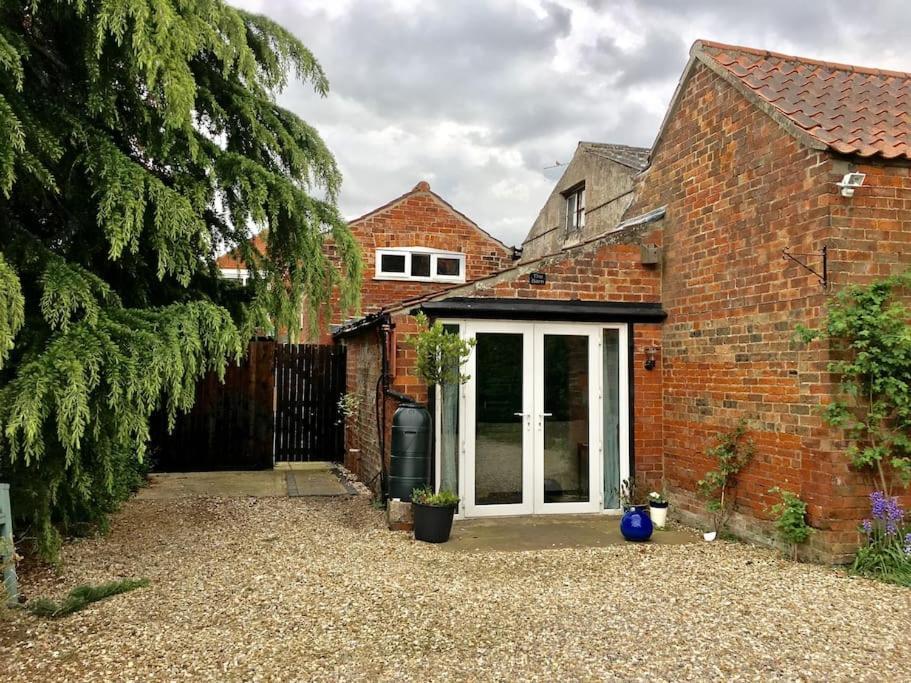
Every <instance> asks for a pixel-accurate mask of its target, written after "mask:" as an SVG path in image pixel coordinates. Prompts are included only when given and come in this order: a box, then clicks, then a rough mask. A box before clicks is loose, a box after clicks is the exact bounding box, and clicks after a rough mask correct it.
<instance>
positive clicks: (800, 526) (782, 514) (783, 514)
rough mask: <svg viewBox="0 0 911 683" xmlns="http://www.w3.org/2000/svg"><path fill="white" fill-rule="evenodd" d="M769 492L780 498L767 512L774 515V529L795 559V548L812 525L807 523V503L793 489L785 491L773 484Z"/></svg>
mask: <svg viewBox="0 0 911 683" xmlns="http://www.w3.org/2000/svg"><path fill="white" fill-rule="evenodd" d="M769 493H774V494H777V495H778V496H779V497H780V498H781V500H780V501H779V502H777V503H775V504H774V505H773V506H772V507H771V508H770V509H769V512H770V513H771V514H773V515H775V529H776V530H777V531H778V537H779V538H780V539H781V540H782V541H783V542H784V543H785V545H787V547H788V548H789V549H790V551H791V559H792V560H795V561H796V560H797V548H798V546H799V545H800V544H801V543H805V542H806V541H807V539H808V538H810V534H812V533H813V527H811V526H810V525H809V524H807V504H806V503H805V502H804V501H803V500H801V499H800V496H798V495H797V494H796V493H794V492H793V491H786V490H785V489H783V488H781V487H780V486H773V487H772V488H770V489H769Z"/></svg>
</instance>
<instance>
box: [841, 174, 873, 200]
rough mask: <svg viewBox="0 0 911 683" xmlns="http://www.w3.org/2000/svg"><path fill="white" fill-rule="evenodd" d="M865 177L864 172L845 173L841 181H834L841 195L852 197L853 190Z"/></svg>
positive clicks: (861, 183) (862, 182)
mask: <svg viewBox="0 0 911 683" xmlns="http://www.w3.org/2000/svg"><path fill="white" fill-rule="evenodd" d="M866 177H867V175H866V173H845V177H844V178H842V179H841V182H840V183H835V185H837V186H838V187H840V188H841V196H842V197H853V196H854V190H856V189H857V188H858V187H860V186H861V185H863V184H864V179H865V178H866Z"/></svg>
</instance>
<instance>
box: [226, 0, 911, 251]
mask: <svg viewBox="0 0 911 683" xmlns="http://www.w3.org/2000/svg"><path fill="white" fill-rule="evenodd" d="M231 1H233V2H236V3H238V4H240V5H244V6H247V7H250V8H252V9H254V10H257V11H263V12H265V13H267V14H268V15H270V16H271V17H272V18H274V19H276V20H277V21H279V22H280V23H282V24H283V25H285V26H287V27H288V28H289V29H290V30H292V31H293V32H294V33H295V34H296V35H298V36H299V37H300V38H301V39H302V40H303V41H304V42H305V43H306V44H307V46H308V47H310V48H311V49H312V50H313V51H314V53H315V54H316V56H317V58H318V59H319V60H320V62H321V63H322V65H323V67H324V68H325V70H326V71H327V73H328V75H329V80H330V83H331V92H330V95H329V98H328V99H326V100H321V99H319V98H318V97H316V96H315V95H313V94H312V93H311V92H309V91H308V90H307V89H306V88H303V87H291V88H289V90H288V91H287V92H286V93H285V95H284V96H283V97H282V102H283V104H285V105H286V106H288V107H290V108H291V109H292V110H294V111H296V112H297V113H299V114H300V115H301V116H302V117H303V118H305V119H306V120H308V121H309V122H310V123H312V124H313V125H315V126H316V127H317V129H318V130H319V131H320V132H321V133H323V135H324V136H325V138H326V140H327V142H328V143H329V146H330V148H331V149H332V150H333V151H334V153H335V154H336V156H337V158H338V159H339V163H340V165H341V167H342V170H343V172H344V175H345V182H344V185H343V187H342V195H341V205H342V210H343V212H344V213H345V215H347V216H354V215H358V214H360V213H363V212H365V211H368V210H370V209H372V208H374V207H375V206H378V205H380V204H382V203H384V202H386V201H388V200H389V199H391V198H392V197H394V196H396V195H398V194H400V193H402V192H405V191H407V190H409V189H410V188H411V187H413V186H414V184H415V183H416V182H417V181H418V180H420V179H421V178H422V177H425V176H427V179H428V180H430V181H431V184H432V185H433V187H434V189H435V190H436V191H438V192H439V193H440V194H441V195H443V196H444V197H446V198H447V199H448V200H450V201H452V202H453V203H454V204H455V205H456V206H457V208H459V209H460V210H462V211H464V212H465V213H466V214H468V215H469V216H471V217H472V218H473V219H475V220H477V221H478V222H479V223H480V224H481V225H482V226H484V227H485V228H487V229H489V230H491V231H492V232H494V233H495V234H497V236H498V237H501V238H502V239H504V240H505V241H507V242H520V241H521V240H522V237H523V236H524V233H525V232H526V230H527V228H528V226H530V225H531V223H532V221H533V220H534V217H535V215H536V213H537V211H538V209H539V208H540V205H541V204H542V203H543V202H544V200H545V199H546V197H547V193H548V191H549V188H550V187H551V186H552V184H553V180H554V172H553V171H545V170H544V169H545V167H547V166H550V165H552V164H553V162H554V161H567V160H568V159H569V158H570V157H571V155H572V153H573V151H574V149H575V145H576V143H577V142H578V141H579V140H600V141H606V142H620V143H626V144H639V145H648V144H650V143H651V142H652V140H653V139H654V136H655V133H656V132H657V128H658V125H659V124H660V121H661V117H662V115H663V107H664V106H665V105H666V104H667V102H668V101H669V99H670V97H671V94H672V93H673V90H674V86H675V85H676V83H677V79H678V78H679V76H680V74H681V72H682V70H683V67H684V65H685V63H686V59H687V50H688V48H689V45H690V44H691V43H692V41H693V40H695V39H697V38H706V39H710V40H717V41H719V42H731V43H739V44H746V45H752V46H755V47H761V48H767V49H772V50H778V51H783V52H795V53H797V54H803V55H806V56H811V57H819V58H825V59H837V60H839V61H846V62H852V63H858V64H865V65H868V66H886V67H889V68H906V69H908V68H911V59H909V58H908V57H906V56H905V53H904V50H903V45H904V43H905V41H904V37H903V34H904V32H905V30H906V27H907V25H908V23H909V21H908V20H909V18H911V16H909V15H911V12H909V9H908V4H907V3H906V1H905V0H883V1H881V2H875V3H867V4H863V5H858V4H857V3H856V2H853V1H849V0H831V1H827V2H813V1H808V0H803V1H802V2H801V1H799V0H797V1H795V0H764V1H760V0H729V1H728V2H724V3H722V2H717V1H715V0H687V2H680V1H678V0H602V1H600V2H599V1H597V0H590V1H589V2H588V3H587V4H588V5H589V7H590V8H592V10H594V12H595V14H594V15H591V14H586V15H584V18H583V15H582V14H580V13H579V10H578V5H579V4H580V3H581V2H582V0H551V1H550V2H547V3H544V4H542V7H543V15H540V16H539V13H537V12H535V11H534V10H532V9H530V8H529V7H527V6H525V5H523V4H522V3H520V2H518V1H512V0H491V1H488V2H481V1H472V2H442V1H434V0H423V1H422V2H415V3H413V4H410V5H409V6H408V8H407V9H405V10H402V9H401V8H400V9H395V8H394V7H393V3H390V2H387V1H385V0H352V2H351V3H350V6H348V7H347V9H346V10H345V11H343V12H341V13H339V12H336V11H332V10H333V8H332V7H330V6H329V5H326V4H325V2H320V0H312V1H310V2H306V1H300V0H286V1H282V0H231ZM593 18H594V20H595V22H594V23H593V22H592V19H593ZM595 26H597V28H598V30H597V31H596V30H594V27H595ZM567 51H568V52H569V54H570V55H571V57H570V60H571V63H570V64H569V66H568V68H567V65H566V64H565V60H566V58H567V57H566V55H567ZM557 56H560V57H561V59H563V60H564V63H563V64H561V65H559V67H558V66H556V65H555V58H556V57H557ZM453 126H455V128H456V129H457V131H456V132H455V133H453V137H452V140H453V142H452V143H451V144H441V143H440V142H439V135H441V131H446V130H449V129H450V128H452V127H453ZM510 155H511V156H510ZM516 160H518V161H516ZM517 163H518V165H516V164H517ZM557 175H558V174H557ZM504 180H506V181H508V183H507V185H508V187H514V188H515V193H514V194H515V196H506V197H504V196H503V190H502V187H501V188H500V189H499V190H498V191H496V192H495V191H494V190H493V188H494V186H496V185H497V184H498V183H500V182H501V181H504ZM498 231H501V232H498Z"/></svg>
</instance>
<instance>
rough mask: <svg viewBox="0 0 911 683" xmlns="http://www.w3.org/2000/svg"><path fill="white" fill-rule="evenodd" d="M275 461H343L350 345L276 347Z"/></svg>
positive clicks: (289, 345)
mask: <svg viewBox="0 0 911 683" xmlns="http://www.w3.org/2000/svg"><path fill="white" fill-rule="evenodd" d="M275 390H276V391H275V459H276V460H287V461H292V462H305V461H310V460H341V458H342V453H343V450H344V447H345V425H344V416H343V415H342V414H341V412H340V411H339V408H338V402H339V399H340V398H341V397H342V394H344V393H345V348H344V347H343V346H328V345H318V344H283V345H281V346H278V347H277V348H276V350H275Z"/></svg>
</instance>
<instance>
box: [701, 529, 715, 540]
mask: <svg viewBox="0 0 911 683" xmlns="http://www.w3.org/2000/svg"><path fill="white" fill-rule="evenodd" d="M717 535H718V532H717V531H706V532H705V533H704V534H702V538H703V539H705V540H706V541H714V540H715V536H717Z"/></svg>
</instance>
